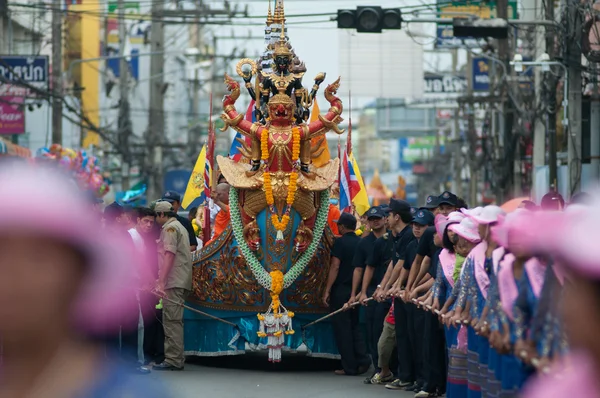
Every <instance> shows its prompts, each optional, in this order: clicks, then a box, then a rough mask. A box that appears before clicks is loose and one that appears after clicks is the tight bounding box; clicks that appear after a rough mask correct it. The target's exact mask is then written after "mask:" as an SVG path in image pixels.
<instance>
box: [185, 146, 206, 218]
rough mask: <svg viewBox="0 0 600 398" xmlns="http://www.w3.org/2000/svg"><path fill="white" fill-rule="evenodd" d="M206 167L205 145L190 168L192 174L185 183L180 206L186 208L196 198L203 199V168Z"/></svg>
mask: <svg viewBox="0 0 600 398" xmlns="http://www.w3.org/2000/svg"><path fill="white" fill-rule="evenodd" d="M205 167H206V145H204V146H203V147H202V150H201V151H200V155H198V159H197V160H196V165H195V166H194V170H192V175H191V176H190V179H189V181H188V184H187V188H186V189H185V193H184V194H183V199H182V200H181V207H183V208H184V209H187V208H188V206H189V205H190V204H191V203H192V202H193V201H194V200H196V199H198V198H201V200H204V198H205V196H204V168H205Z"/></svg>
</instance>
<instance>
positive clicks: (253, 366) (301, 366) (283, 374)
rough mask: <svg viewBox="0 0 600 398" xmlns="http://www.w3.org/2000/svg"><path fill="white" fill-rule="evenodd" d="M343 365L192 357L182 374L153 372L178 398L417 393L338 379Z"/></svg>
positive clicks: (403, 397)
mask: <svg viewBox="0 0 600 398" xmlns="http://www.w3.org/2000/svg"><path fill="white" fill-rule="evenodd" d="M338 366H339V361H333V360H325V359H317V358H307V357H305V356H298V355H284V358H283V361H282V362H281V363H279V364H271V363H269V362H268V361H267V357H266V354H247V355H242V356H230V357H218V358H192V359H189V360H188V362H187V363H186V366H185V370H184V371H183V372H165V373H159V372H153V373H152V374H151V375H148V376H142V377H153V378H155V377H156V378H159V379H161V380H163V381H164V382H165V383H166V384H167V385H168V386H169V388H170V390H171V391H173V393H174V397H178V398H179V397H181V398H188V397H189V398H192V397H193V398H197V397H218V398H255V397H256V398H265V397H269V396H279V397H285V398H296V397H298V398H313V397H314V398H317V397H327V398H337V397H340V398H342V397H343V398H355V397H356V398H359V397H360V398H363V397H392V398H393V397H400V398H408V397H413V396H414V393H409V392H404V391H390V390H386V389H385V388H384V386H382V385H365V384H363V380H364V378H365V377H366V375H364V376H337V375H335V374H333V370H335V369H337V368H338Z"/></svg>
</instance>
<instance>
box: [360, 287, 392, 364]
mask: <svg viewBox="0 0 600 398" xmlns="http://www.w3.org/2000/svg"><path fill="white" fill-rule="evenodd" d="M370 296H371V295H369V297H370ZM391 306H392V304H391V303H390V302H387V301H386V302H383V303H379V302H377V301H374V300H371V301H370V302H369V304H368V305H367V307H366V308H365V323H366V329H367V330H366V334H367V353H368V354H369V356H370V357H371V360H372V362H373V366H375V369H377V370H381V369H378V366H377V364H378V363H379V354H378V351H377V343H378V342H379V337H380V336H381V332H382V331H383V322H384V321H385V317H386V316H387V313H388V311H389V310H390V307H391Z"/></svg>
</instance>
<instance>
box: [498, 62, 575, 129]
mask: <svg viewBox="0 0 600 398" xmlns="http://www.w3.org/2000/svg"><path fill="white" fill-rule="evenodd" d="M510 65H512V66H513V67H514V68H515V72H523V66H540V67H541V68H542V71H543V72H550V67H551V66H560V67H561V68H562V69H563V70H564V71H565V86H564V91H565V95H563V102H562V105H563V108H564V112H563V114H564V117H563V121H562V122H563V126H565V127H566V126H568V125H569V100H568V94H569V69H568V68H567V67H566V66H565V65H564V64H563V63H561V62H558V61H550V56H549V55H548V54H546V53H544V54H542V55H541V56H540V57H539V58H538V59H537V60H536V61H523V56H522V55H521V54H515V56H514V58H513V60H512V61H510Z"/></svg>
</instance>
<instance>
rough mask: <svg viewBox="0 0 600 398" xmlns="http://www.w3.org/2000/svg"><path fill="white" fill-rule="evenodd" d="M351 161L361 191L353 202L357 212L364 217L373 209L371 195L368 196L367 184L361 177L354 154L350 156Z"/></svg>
mask: <svg viewBox="0 0 600 398" xmlns="http://www.w3.org/2000/svg"><path fill="white" fill-rule="evenodd" d="M350 161H351V162H352V168H353V169H354V174H356V179H357V180H358V185H360V191H358V193H357V194H356V196H355V197H354V199H353V200H352V203H353V204H354V208H355V209H356V212H357V213H358V214H359V215H361V216H362V215H363V214H365V213H366V212H367V210H369V208H370V207H371V205H370V204H369V195H367V188H365V183H364V181H363V178H362V176H361V175H360V170H359V169H358V163H356V159H354V154H352V153H351V154H350Z"/></svg>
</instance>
